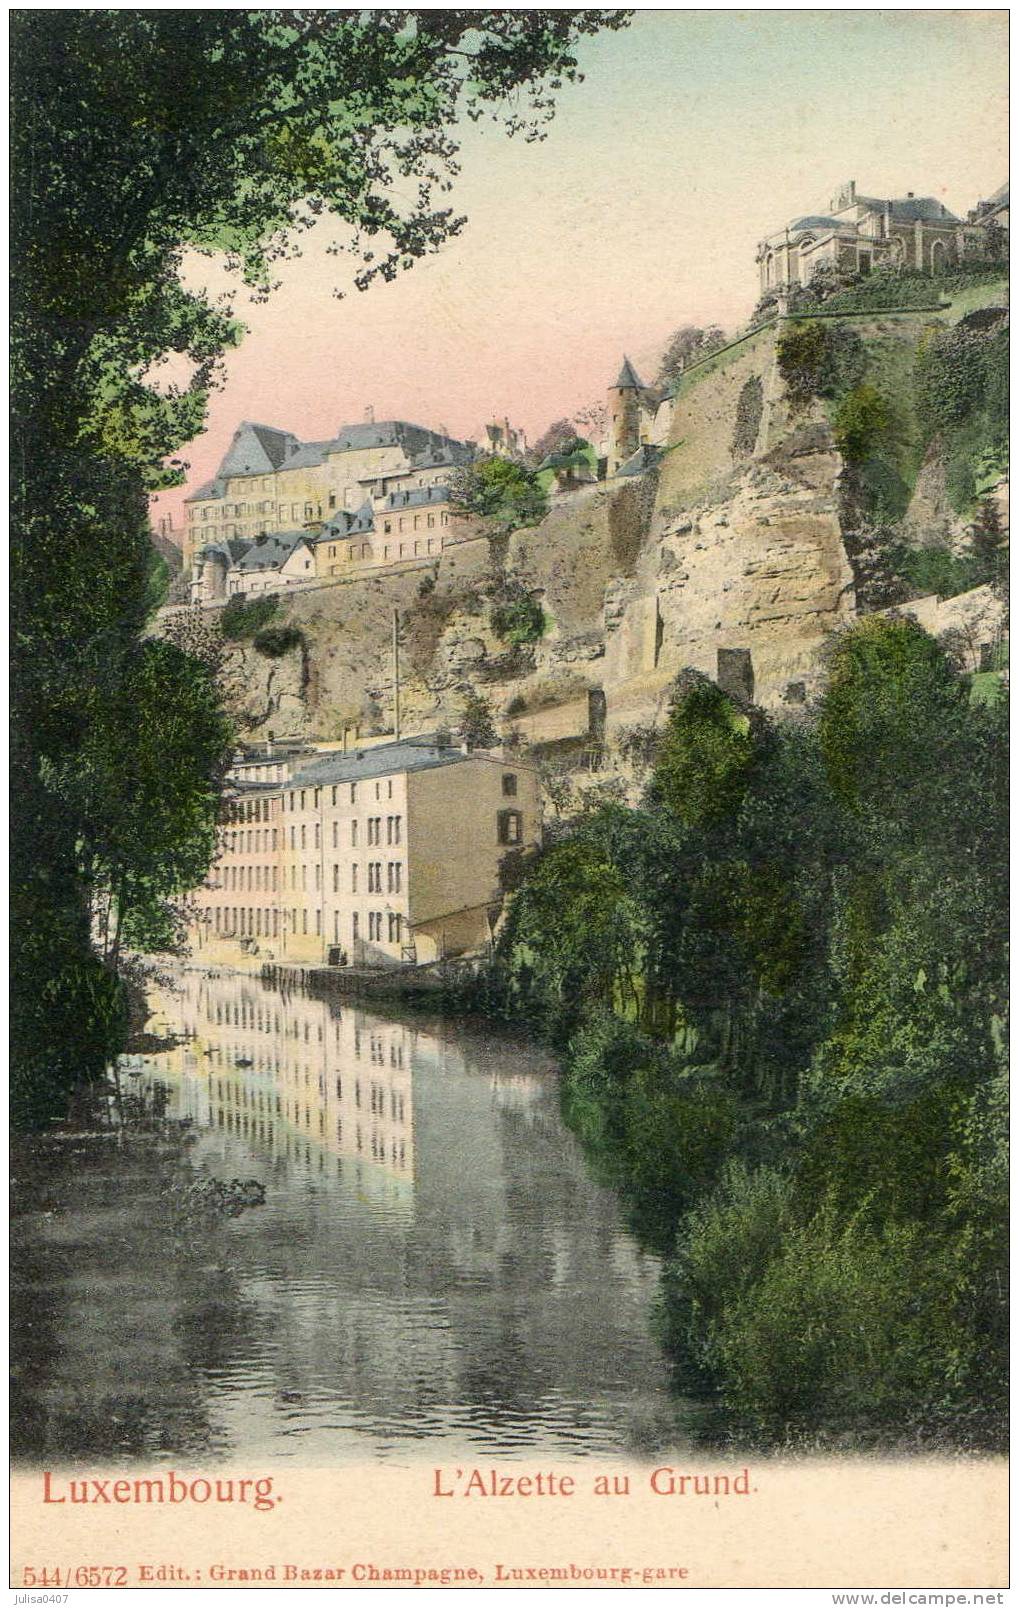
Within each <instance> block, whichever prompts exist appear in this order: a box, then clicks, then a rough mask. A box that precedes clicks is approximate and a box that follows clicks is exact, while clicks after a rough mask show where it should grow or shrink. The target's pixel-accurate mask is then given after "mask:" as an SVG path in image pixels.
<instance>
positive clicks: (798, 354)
mask: <svg viewBox="0 0 1019 1608" xmlns="http://www.w3.org/2000/svg"><path fill="white" fill-rule="evenodd" d="M776 357H777V360H778V367H779V373H780V374H781V375H782V378H783V380H784V381H785V387H786V394H787V395H788V397H789V400H790V402H791V403H792V404H793V406H794V407H804V406H805V405H806V404H807V402H809V400H810V398H811V397H813V396H828V397H834V396H840V395H842V394H843V392H845V391H848V390H849V389H850V388H851V387H852V386H854V385H856V384H858V383H859V380H860V378H861V376H862V374H863V371H864V367H865V364H866V356H865V353H864V347H863V342H862V341H861V339H860V337H859V335H858V334H857V333H856V331H855V330H853V329H849V328H847V327H846V326H845V325H843V324H839V323H831V324H829V323H823V322H821V321H820V320H817V319H804V320H802V321H800V322H797V323H792V324H790V325H789V326H788V327H787V328H786V329H785V331H784V332H783V333H782V334H781V335H780V336H779V338H778V342H777V345H776Z"/></svg>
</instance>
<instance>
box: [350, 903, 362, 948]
mask: <svg viewBox="0 0 1019 1608" xmlns="http://www.w3.org/2000/svg"><path fill="white" fill-rule="evenodd" d="M359 925H360V923H359V920H358V914H357V911H356V910H355V911H354V914H353V915H352V916H351V918H350V936H351V938H352V939H353V941H354V943H355V944H356V943H357V932H358V927H359Z"/></svg>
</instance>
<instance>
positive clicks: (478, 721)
mask: <svg viewBox="0 0 1019 1608" xmlns="http://www.w3.org/2000/svg"><path fill="white" fill-rule="evenodd" d="M460 736H461V737H462V738H463V741H464V742H465V743H466V744H467V745H468V747H470V748H494V747H495V745H496V743H497V742H498V741H499V734H498V732H497V731H496V729H495V722H494V721H493V719H492V706H491V704H490V703H489V701H488V699H487V698H483V697H482V696H481V695H480V693H477V692H475V691H474V689H473V687H472V688H470V690H469V691H468V693H467V696H466V698H465V699H464V706H463V710H462V712H461V715H460Z"/></svg>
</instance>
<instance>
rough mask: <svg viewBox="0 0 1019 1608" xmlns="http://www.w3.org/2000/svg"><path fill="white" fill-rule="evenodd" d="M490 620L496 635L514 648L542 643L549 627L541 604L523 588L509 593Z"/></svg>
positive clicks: (496, 606)
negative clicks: (526, 644)
mask: <svg viewBox="0 0 1019 1608" xmlns="http://www.w3.org/2000/svg"><path fill="white" fill-rule="evenodd" d="M489 620H490V624H491V627H492V630H493V631H494V632H495V635H496V636H497V637H501V639H502V641H503V642H509V643H510V644H511V645H512V646H513V647H523V646H524V644H525V643H528V642H540V640H541V638H542V637H543V636H544V634H545V631H546V629H547V627H548V621H547V619H546V618H545V612H544V610H543V609H542V606H541V604H540V603H539V602H538V601H537V599H536V598H533V597H531V595H530V594H529V593H528V592H526V591H525V590H524V589H523V587H518V588H516V590H514V591H511V592H509V593H508V594H507V596H506V597H505V598H504V599H503V601H502V602H500V603H497V604H496V605H495V607H494V608H493V609H492V612H491V615H490V616H489Z"/></svg>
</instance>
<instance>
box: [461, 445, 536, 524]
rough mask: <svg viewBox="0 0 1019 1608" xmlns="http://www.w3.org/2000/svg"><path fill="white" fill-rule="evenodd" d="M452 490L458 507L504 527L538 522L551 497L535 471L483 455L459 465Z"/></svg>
mask: <svg viewBox="0 0 1019 1608" xmlns="http://www.w3.org/2000/svg"><path fill="white" fill-rule="evenodd" d="M449 493H450V502H451V504H452V505H453V507H454V508H458V509H459V510H460V511H461V512H462V513H465V514H473V515H474V516H475V517H476V518H479V519H484V520H489V521H491V523H492V524H493V525H494V526H496V527H497V528H498V529H499V530H502V531H512V530H518V529H520V527H522V526H526V525H538V524H540V523H541V521H542V520H543V519H544V517H545V515H546V514H547V512H548V500H547V498H546V496H545V493H544V491H543V490H542V488H541V486H540V485H539V484H538V481H537V480H536V478H535V476H534V474H533V473H532V471H531V470H529V469H525V468H524V467H523V465H522V464H519V463H513V462H511V461H510V459H508V458H482V459H480V460H479V461H478V462H477V463H471V464H464V465H463V466H462V467H461V468H459V469H455V470H454V471H453V473H452V474H451V475H450V476H449Z"/></svg>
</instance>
